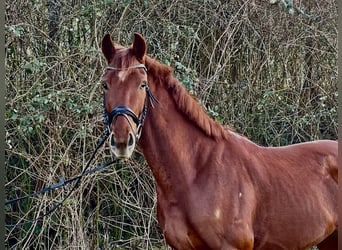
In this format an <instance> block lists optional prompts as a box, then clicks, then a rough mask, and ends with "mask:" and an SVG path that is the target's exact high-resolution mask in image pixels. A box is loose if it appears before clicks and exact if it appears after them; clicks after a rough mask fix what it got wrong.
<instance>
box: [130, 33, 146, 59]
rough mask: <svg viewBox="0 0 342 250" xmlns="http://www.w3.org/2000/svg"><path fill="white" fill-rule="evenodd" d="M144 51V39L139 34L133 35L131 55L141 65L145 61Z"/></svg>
mask: <svg viewBox="0 0 342 250" xmlns="http://www.w3.org/2000/svg"><path fill="white" fill-rule="evenodd" d="M146 50H147V46H146V42H145V39H144V37H143V36H142V35H140V34H139V33H134V42H133V54H134V56H135V57H136V58H137V59H138V61H140V62H141V63H144V61H145V55H146Z"/></svg>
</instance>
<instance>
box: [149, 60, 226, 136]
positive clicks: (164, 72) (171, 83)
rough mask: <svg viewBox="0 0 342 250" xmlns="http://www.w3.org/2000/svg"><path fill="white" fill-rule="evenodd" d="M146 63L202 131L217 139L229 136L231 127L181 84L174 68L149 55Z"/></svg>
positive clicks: (150, 73) (153, 75)
mask: <svg viewBox="0 0 342 250" xmlns="http://www.w3.org/2000/svg"><path fill="white" fill-rule="evenodd" d="M145 65H146V67H147V69H148V73H149V75H150V76H151V77H152V78H153V80H154V81H155V82H156V83H157V84H160V85H163V87H164V88H165V89H166V90H167V91H168V92H169V93H170V94H171V96H172V97H173V99H174V101H175V104H176V106H177V108H178V109H179V110H180V111H181V112H183V114H185V115H186V116H187V117H188V118H189V119H191V120H192V121H193V122H194V123H195V124H196V125H197V126H198V127H199V128H200V129H202V131H203V132H204V133H205V134H207V135H208V136H211V137H213V138H215V139H219V138H227V136H228V133H227V132H228V131H227V130H232V129H231V128H230V127H224V126H222V125H221V124H220V123H218V122H216V121H215V120H213V119H212V118H210V117H209V115H208V114H207V113H206V112H205V111H204V109H203V107H202V106H201V105H200V104H199V103H198V102H197V100H196V99H195V98H194V97H193V96H191V95H190V94H189V93H188V91H187V90H186V89H185V87H183V85H181V84H180V82H179V81H178V80H177V79H176V78H175V77H174V75H173V68H172V67H169V66H167V65H165V64H162V63H160V62H158V61H157V60H155V59H152V58H150V57H148V56H146V57H145Z"/></svg>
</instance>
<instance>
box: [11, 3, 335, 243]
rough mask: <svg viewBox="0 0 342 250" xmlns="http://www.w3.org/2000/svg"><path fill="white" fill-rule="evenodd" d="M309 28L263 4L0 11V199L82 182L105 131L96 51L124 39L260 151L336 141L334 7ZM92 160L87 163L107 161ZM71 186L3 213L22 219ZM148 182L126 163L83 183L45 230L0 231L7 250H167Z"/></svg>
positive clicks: (38, 226) (32, 6) (145, 172)
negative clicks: (1, 167)
mask: <svg viewBox="0 0 342 250" xmlns="http://www.w3.org/2000/svg"><path fill="white" fill-rule="evenodd" d="M294 4H295V5H296V7H300V9H301V10H303V11H305V13H309V14H314V16H315V17H317V18H316V19H314V20H313V19H309V18H307V17H306V16H305V15H302V14H299V13H298V12H295V14H294V15H290V14H289V13H288V12H287V11H286V9H285V8H284V6H283V5H282V4H281V2H280V3H277V4H274V5H271V4H270V3H269V1H261V0H260V1H257V0H254V1H252V0H250V1H239V0H238V1H215V2H213V1H211V0H206V1H170V2H165V1H161V0H153V1H138V2H131V1H114V0H107V1H97V2H96V1H95V2H94V1H81V2H80V1H71V2H66V1H60V2H58V1H53V0H48V1H47V3H45V2H43V1H40V0H33V1H16V2H13V1H7V0H6V27H5V29H6V33H5V35H6V59H5V65H6V88H7V94H6V197H7V198H8V199H11V198H14V197H17V196H22V195H25V194H28V193H32V192H33V191H35V190H38V189H40V188H41V187H42V186H46V185H49V184H52V183H55V182H58V179H59V177H64V178H66V179H67V178H70V177H72V176H75V175H77V174H79V173H80V172H81V169H82V166H83V165H85V163H86V161H87V159H88V157H89V155H90V154H91V152H92V150H93V149H94V148H95V145H96V142H97V140H98V139H99V138H100V136H101V134H102V130H103V124H102V107H101V104H102V99H101V90H100V88H99V85H98V81H99V79H100V76H101V73H102V69H103V67H104V64H105V61H104V58H103V57H102V56H101V54H100V50H99V43H100V41H101V39H102V37H103V35H104V34H105V33H107V32H109V33H111V34H112V35H113V37H114V39H115V41H117V42H119V43H121V44H123V45H129V44H130V43H131V42H132V40H131V39H132V34H133V32H136V31H137V32H141V33H142V34H143V35H144V36H145V37H146V40H147V42H148V51H149V55H151V56H152V57H155V58H157V59H159V60H160V61H162V62H164V63H167V64H170V65H172V66H173V67H175V75H176V76H177V77H178V78H179V79H180V80H181V82H182V83H183V84H184V85H185V86H186V87H187V88H188V89H189V91H191V92H192V93H193V94H194V95H196V96H197V97H198V98H199V100H200V101H201V103H203V105H204V106H205V107H206V109H207V110H208V113H209V114H210V115H211V116H213V117H215V119H217V120H219V121H221V122H222V123H225V124H229V125H231V126H233V127H235V128H236V129H237V130H238V131H239V132H241V133H243V134H244V135H246V136H247V137H249V138H250V139H252V140H253V141H255V142H257V143H259V144H263V145H284V144H291V143H296V142H300V141H307V140H314V139H321V138H327V139H336V138H337V28H336V27H337V1H329V0H326V1H323V2H322V1H318V0H312V1H306V2H305V3H303V4H302V5H299V4H300V2H299V1H294ZM111 157H112V156H111V155H110V153H109V150H108V148H106V147H105V148H103V149H101V152H99V154H98V155H97V157H96V159H95V161H94V164H95V165H96V164H99V163H101V162H104V161H107V160H109V159H111ZM70 188H71V186H68V187H67V188H66V189H65V190H64V189H61V190H57V191H54V192H51V193H49V194H45V195H42V196H40V197H37V198H34V199H30V200H27V201H24V202H22V203H20V204H17V205H15V206H11V207H9V206H8V207H6V223H16V222H18V221H24V220H29V219H31V218H34V217H35V216H37V215H39V214H41V213H43V212H44V211H45V209H46V207H47V206H51V205H52V204H54V203H56V202H57V201H59V200H61V199H63V197H65V195H66V194H67V192H68V190H69V189H70ZM155 205H156V196H155V188H154V183H153V178H152V176H151V173H150V171H149V169H148V167H147V165H146V163H145V161H144V159H143V157H142V156H141V155H140V154H139V153H137V154H136V155H135V156H134V158H133V159H132V160H131V161H128V162H125V163H120V164H116V165H115V166H112V167H111V168H108V169H106V170H104V171H102V172H100V173H97V174H95V175H92V176H87V177H86V178H84V179H83V180H82V184H81V186H80V187H79V188H78V189H77V191H76V192H75V193H74V194H73V195H72V196H71V197H70V198H69V199H68V200H67V202H66V203H65V204H64V205H63V207H61V208H60V209H59V210H57V211H56V212H55V213H53V214H52V215H51V216H48V217H45V218H44V220H43V221H39V222H37V223H33V224H27V225H25V226H22V227H18V228H7V229H6V230H7V231H6V247H7V248H8V249H166V248H167V247H166V245H165V244H164V242H163V239H162V235H161V233H160V231H159V228H158V223H157V220H156V215H155Z"/></svg>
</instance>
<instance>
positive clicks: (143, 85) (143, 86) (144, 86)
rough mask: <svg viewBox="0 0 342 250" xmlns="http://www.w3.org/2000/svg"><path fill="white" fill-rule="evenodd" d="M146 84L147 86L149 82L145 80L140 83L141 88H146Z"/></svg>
mask: <svg viewBox="0 0 342 250" xmlns="http://www.w3.org/2000/svg"><path fill="white" fill-rule="evenodd" d="M146 86H147V82H145V81H144V82H142V83H141V84H140V88H141V89H144V88H146Z"/></svg>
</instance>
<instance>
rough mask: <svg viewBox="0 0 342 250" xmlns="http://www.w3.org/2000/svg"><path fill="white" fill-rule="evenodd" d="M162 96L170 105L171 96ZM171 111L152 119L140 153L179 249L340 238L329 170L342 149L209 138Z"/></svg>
mask: <svg viewBox="0 0 342 250" xmlns="http://www.w3.org/2000/svg"><path fill="white" fill-rule="evenodd" d="M151 88H152V86H151ZM155 94H156V96H158V97H161V99H162V100H163V103H167V101H166V100H167V99H166V98H167V96H168V95H165V94H162V93H158V92H155ZM189 98H190V97H189ZM165 106H166V107H165ZM165 106H164V105H163V104H162V103H161V104H160V105H158V106H156V107H155V109H154V110H153V111H151V113H149V116H148V118H147V120H146V122H145V125H144V130H143V134H142V138H141V140H140V141H141V143H140V147H141V149H142V151H143V153H144V155H145V157H146V160H147V162H148V165H149V166H150V168H151V169H152V172H153V174H154V177H155V179H156V184H157V192H158V220H159V222H160V224H161V227H162V229H163V232H164V235H165V237H166V240H167V242H169V243H170V244H171V245H172V246H173V247H174V248H175V249H253V247H254V249H305V248H306V247H308V246H312V245H314V244H317V243H319V242H320V241H321V240H323V239H324V238H325V237H326V236H327V235H329V234H331V233H332V232H333V231H334V229H335V227H336V224H337V214H336V211H337V183H336V182H335V181H334V179H333V178H331V174H330V172H329V169H330V167H329V166H328V164H330V161H329V158H331V157H333V159H336V152H337V143H336V142H332V141H316V142H310V143H303V144H296V145H291V146H286V147H275V148H267V147H260V146H258V145H256V144H254V143H252V142H250V141H249V140H248V139H246V138H244V137H242V136H239V135H237V134H235V133H234V132H231V131H227V135H228V138H222V139H220V140H215V139H213V138H210V137H209V136H208V138H206V139H203V137H204V134H203V132H202V131H201V130H200V129H198V128H197V129H194V125H193V124H192V123H191V121H187V118H186V116H184V115H178V116H177V115H174V114H172V110H175V109H174V107H172V105H165ZM168 106H171V107H172V108H171V110H163V109H165V108H167V107H168ZM159 109H160V110H159ZM162 114H167V116H163V115H162ZM168 116H169V117H172V119H170V120H167V122H166V121H165V119H168ZM166 123H167V126H164V125H159V124H166ZM165 128H167V129H165ZM197 138H200V139H197ZM160 142H162V143H160ZM180 149H181V150H180ZM333 167H335V168H336V165H335V166H333ZM285 234H287V235H285ZM282 239H286V241H283V240H282ZM313 239H314V240H313Z"/></svg>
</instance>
